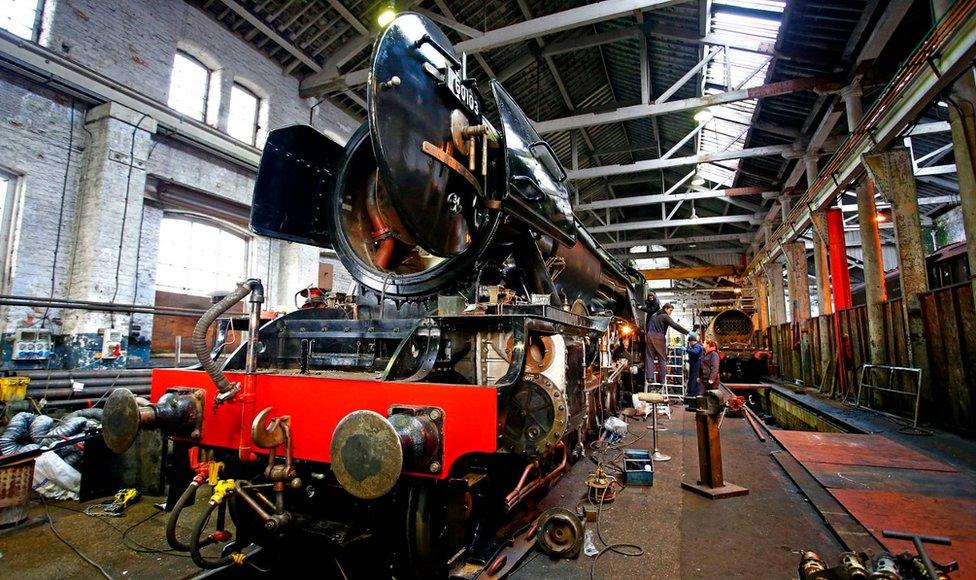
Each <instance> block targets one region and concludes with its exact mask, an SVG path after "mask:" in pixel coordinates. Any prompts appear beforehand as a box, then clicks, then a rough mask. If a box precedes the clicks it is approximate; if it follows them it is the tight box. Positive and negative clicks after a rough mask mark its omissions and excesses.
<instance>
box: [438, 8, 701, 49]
mask: <svg viewBox="0 0 976 580" xmlns="http://www.w3.org/2000/svg"><path fill="white" fill-rule="evenodd" d="M685 2H688V0H603V2H597V3H596V4H589V5H585V6H580V7H578V8H571V9H569V10H564V11H562V12H556V13H555V14H549V15H547V16H540V17H538V18H533V19H531V20H526V21H525V22H519V23H518V24H512V25H511V26H503V27H502V28H498V29H495V30H491V31H489V32H486V33H485V34H484V35H482V36H480V37H478V38H472V39H471V40H465V41H464V42H461V43H459V44H458V45H457V46H456V47H455V49H456V50H457V51H458V52H466V53H468V54H476V53H479V52H484V51H486V50H491V49H494V48H499V47H501V46H507V45H509V44H514V43H516V42H522V41H524V40H531V39H533V38H537V37H539V36H545V35H546V34H555V33H557V32H562V31H563V30H569V29H572V28H579V27H581V26H587V25H590V24H596V23H597V22H603V21H606V20H613V19H614V18H619V17H621V16H627V15H628V14H630V13H631V12H633V11H634V10H654V9H659V8H667V7H668V6H674V5H676V4H684V3H685Z"/></svg>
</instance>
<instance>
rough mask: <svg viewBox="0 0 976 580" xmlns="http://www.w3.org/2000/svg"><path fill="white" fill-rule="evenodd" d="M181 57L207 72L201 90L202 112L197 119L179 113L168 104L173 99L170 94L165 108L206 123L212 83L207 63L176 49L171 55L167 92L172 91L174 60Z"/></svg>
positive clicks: (211, 70) (183, 113)
mask: <svg viewBox="0 0 976 580" xmlns="http://www.w3.org/2000/svg"><path fill="white" fill-rule="evenodd" d="M181 56H182V57H183V58H185V59H186V60H188V61H190V62H191V63H193V64H196V65H198V66H199V67H200V68H202V69H203V70H205V71H206V72H207V81H206V83H204V87H203V89H204V90H203V111H201V113H202V115H201V117H199V118H198V117H194V116H191V115H190V114H189V113H185V112H183V111H180V110H179V109H177V108H175V107H173V106H172V105H171V104H170V103H169V101H170V100H171V99H172V98H173V95H171V94H170V95H168V97H167V99H166V101H167V102H166V106H168V107H169V108H171V109H173V110H174V111H177V112H179V113H180V114H181V115H186V116H188V117H190V118H191V119H193V120H194V121H199V122H201V123H206V122H207V118H208V117H209V115H210V91H211V89H212V86H211V83H212V82H213V76H214V71H213V69H211V68H210V67H209V66H207V63H205V62H203V61H202V60H200V59H199V58H197V57H195V56H193V55H192V54H190V53H189V52H187V51H185V50H182V49H177V51H176V54H175V55H173V66H172V70H171V72H170V81H169V90H170V91H172V90H173V74H175V73H176V59H177V58H179V57H181Z"/></svg>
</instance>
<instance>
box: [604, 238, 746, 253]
mask: <svg viewBox="0 0 976 580" xmlns="http://www.w3.org/2000/svg"><path fill="white" fill-rule="evenodd" d="M748 238H749V236H747V235H745V234H717V235H706V236H687V237H684V238H653V239H648V240H627V241H623V242H610V243H608V244H601V245H602V246H603V247H604V248H605V249H608V250H614V249H620V248H633V247H636V246H675V245H679V244H680V245H683V244H707V243H709V242H745V241H746V240H747V239H748Z"/></svg>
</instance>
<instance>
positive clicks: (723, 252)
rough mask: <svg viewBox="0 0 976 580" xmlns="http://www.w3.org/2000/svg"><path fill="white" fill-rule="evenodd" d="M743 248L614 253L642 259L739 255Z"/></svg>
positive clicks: (623, 258)
mask: <svg viewBox="0 0 976 580" xmlns="http://www.w3.org/2000/svg"><path fill="white" fill-rule="evenodd" d="M745 253H746V250H745V248H694V249H691V250H661V251H658V252H644V253H641V254H621V253H617V254H614V255H615V256H616V257H617V258H619V259H621V260H643V259H645V258H674V257H677V256H701V255H702V254H706V255H709V254H710V255H715V256H728V255H732V256H735V255H739V254H745Z"/></svg>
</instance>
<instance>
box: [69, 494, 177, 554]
mask: <svg viewBox="0 0 976 580" xmlns="http://www.w3.org/2000/svg"><path fill="white" fill-rule="evenodd" d="M52 507H55V508H58V509H62V510H66V511H69V512H75V513H79V514H83V513H85V510H82V509H75V508H70V507H67V506H65V505H58V504H55V505H54V506H52ZM161 513H164V512H161V511H155V512H153V513H151V514H150V515H149V516H147V517H146V518H144V519H142V520H140V521H138V522H136V523H135V524H132V525H131V526H129V527H127V528H125V529H122V528H120V527H119V526H116V525H115V524H113V523H112V522H111V520H109V519H105V518H95V519H96V520H97V521H99V522H101V523H103V524H105V525H106V526H108V527H110V528H112V530H113V531H114V532H115V533H117V534H119V535H120V536H121V537H122V538H121V539H122V545H123V546H125V547H126V548H127V549H129V550H131V551H133V552H136V553H139V554H163V555H166V556H175V557H178V558H189V556H188V555H186V554H181V553H179V552H178V551H176V550H171V549H168V548H154V547H152V546H147V545H145V544H143V543H141V542H139V541H137V540H133V539H132V538H129V537H128V534H129V532H131V531H132V530H134V529H135V528H137V527H139V526H141V525H142V524H144V523H146V522H147V521H149V520H151V519H153V518H155V517H157V516H158V515H160V514H161ZM130 544H132V545H130ZM133 545H134V546H135V547H133Z"/></svg>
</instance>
